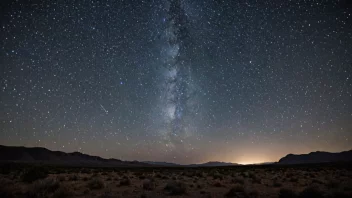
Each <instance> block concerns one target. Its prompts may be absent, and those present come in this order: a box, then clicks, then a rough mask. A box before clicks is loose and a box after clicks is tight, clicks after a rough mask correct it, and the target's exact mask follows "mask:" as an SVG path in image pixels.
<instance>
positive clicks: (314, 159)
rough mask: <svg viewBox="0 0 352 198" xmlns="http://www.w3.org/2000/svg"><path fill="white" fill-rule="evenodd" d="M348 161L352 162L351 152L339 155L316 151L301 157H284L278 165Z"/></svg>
mask: <svg viewBox="0 0 352 198" xmlns="http://www.w3.org/2000/svg"><path fill="white" fill-rule="evenodd" d="M348 161H352V150H350V151H343V152H341V153H329V152H321V151H317V152H311V153H309V154H301V155H294V154H288V155H286V156H285V157H283V158H281V159H280V160H279V162H278V164H312V163H328V162H348Z"/></svg>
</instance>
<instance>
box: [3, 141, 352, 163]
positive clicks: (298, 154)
mask: <svg viewBox="0 0 352 198" xmlns="http://www.w3.org/2000/svg"><path fill="white" fill-rule="evenodd" d="M1 146H4V147H10V148H24V149H31V148H38V149H47V150H49V151H51V152H64V151H59V150H58V151H56V150H50V149H48V148H45V147H25V146H9V145H0V147H1ZM351 151H352V149H350V150H345V151H340V152H328V151H312V152H309V153H287V154H286V155H284V156H281V157H280V159H278V160H276V161H270V162H269V161H267V162H258V163H237V162H227V161H221V160H217V161H203V162H196V163H190V164H181V163H174V162H168V161H153V160H138V159H134V160H126V162H142V163H147V164H161V165H162V164H164V163H166V164H175V165H182V166H188V165H202V164H207V163H218V164H221V163H225V164H227V163H232V164H233V165H260V164H272V163H278V162H279V161H280V160H281V159H283V158H285V157H288V156H290V155H295V156H302V155H308V154H314V153H331V154H340V153H344V152H351ZM64 153H66V154H74V153H81V154H84V155H89V156H91V157H99V158H102V159H107V160H121V159H116V158H104V157H102V156H95V155H91V154H89V153H82V152H79V151H71V152H64ZM346 160H347V161H351V160H352V159H350V158H348V159H346ZM122 161H124V160H122ZM351 162H352V161H351Z"/></svg>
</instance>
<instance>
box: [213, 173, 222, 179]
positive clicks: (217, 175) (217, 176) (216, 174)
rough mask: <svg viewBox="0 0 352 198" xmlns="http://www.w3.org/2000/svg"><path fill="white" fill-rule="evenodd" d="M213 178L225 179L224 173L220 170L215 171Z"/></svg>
mask: <svg viewBox="0 0 352 198" xmlns="http://www.w3.org/2000/svg"><path fill="white" fill-rule="evenodd" d="M213 179H220V180H222V179H223V175H222V174H220V173H218V172H215V173H214V174H213Z"/></svg>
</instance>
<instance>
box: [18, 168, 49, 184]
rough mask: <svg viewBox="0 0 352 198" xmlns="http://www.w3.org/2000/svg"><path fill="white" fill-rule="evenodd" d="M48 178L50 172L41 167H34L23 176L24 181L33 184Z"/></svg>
mask: <svg viewBox="0 0 352 198" xmlns="http://www.w3.org/2000/svg"><path fill="white" fill-rule="evenodd" d="M47 176H48V171H47V170H46V169H45V168H41V167H32V168H30V169H28V170H26V171H25V172H24V173H23V174H22V181H24V182H27V183H31V182H34V181H36V180H39V179H44V178H46V177H47Z"/></svg>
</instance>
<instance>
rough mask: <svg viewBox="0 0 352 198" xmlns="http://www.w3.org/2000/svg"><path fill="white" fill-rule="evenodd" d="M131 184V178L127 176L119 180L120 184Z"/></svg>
mask: <svg viewBox="0 0 352 198" xmlns="http://www.w3.org/2000/svg"><path fill="white" fill-rule="evenodd" d="M129 185H131V180H130V178H128V177H127V176H124V177H123V178H122V180H121V181H120V186H129Z"/></svg>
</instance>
